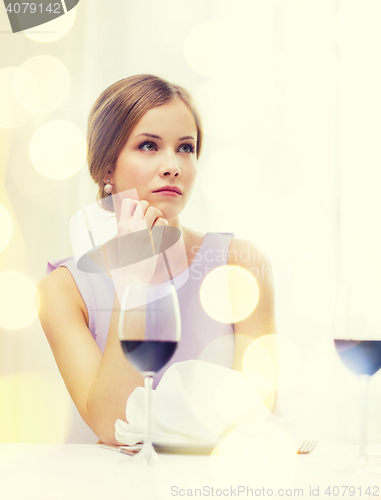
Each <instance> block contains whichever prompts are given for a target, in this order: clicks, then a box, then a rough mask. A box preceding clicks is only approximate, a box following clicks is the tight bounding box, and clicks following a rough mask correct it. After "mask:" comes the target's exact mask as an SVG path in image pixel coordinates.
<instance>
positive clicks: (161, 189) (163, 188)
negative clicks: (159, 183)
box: [153, 186, 182, 194]
mask: <svg viewBox="0 0 381 500" xmlns="http://www.w3.org/2000/svg"><path fill="white" fill-rule="evenodd" d="M161 191H173V192H174V193H177V194H182V193H181V190H180V189H179V188H178V187H176V186H163V187H161V188H159V189H156V190H155V191H153V192H154V193H160V192H161Z"/></svg>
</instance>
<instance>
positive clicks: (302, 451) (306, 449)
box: [296, 441, 317, 455]
mask: <svg viewBox="0 0 381 500" xmlns="http://www.w3.org/2000/svg"><path fill="white" fill-rule="evenodd" d="M316 445H317V441H304V443H303V444H302V445H301V446H299V449H298V450H297V452H296V453H297V454H298V455H308V453H311V452H312V451H313V450H314V449H315V447H316Z"/></svg>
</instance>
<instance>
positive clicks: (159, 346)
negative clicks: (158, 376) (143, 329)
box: [120, 340, 178, 373]
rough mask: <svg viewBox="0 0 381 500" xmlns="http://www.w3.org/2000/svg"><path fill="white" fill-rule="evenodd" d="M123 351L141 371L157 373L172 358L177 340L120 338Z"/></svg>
mask: <svg viewBox="0 0 381 500" xmlns="http://www.w3.org/2000/svg"><path fill="white" fill-rule="evenodd" d="M120 342H121V344H122V349H123V352H124V354H125V356H126V358H127V359H128V361H129V362H130V363H131V364H132V366H133V367H134V368H136V369H137V370H139V371H140V372H141V373H144V372H154V373H157V372H158V371H159V370H161V369H162V368H163V366H164V365H166V364H167V363H168V361H169V360H170V359H171V358H172V356H173V354H174V353H175V351H176V348H177V344H178V342H172V341H162V340H121V341H120Z"/></svg>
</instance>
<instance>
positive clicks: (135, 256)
mask: <svg viewBox="0 0 381 500" xmlns="http://www.w3.org/2000/svg"><path fill="white" fill-rule="evenodd" d="M167 225H168V221H167V220H166V219H165V218H164V216H163V213H162V212H161V211H160V210H158V209H157V208H155V207H153V206H152V205H150V204H149V203H148V201H145V200H141V201H137V200H133V199H129V198H128V199H125V200H123V202H122V206H121V212H120V219H119V222H118V265H117V266H113V268H114V269H113V270H112V271H111V275H112V277H113V279H114V280H115V281H116V292H117V295H118V298H119V302H120V303H121V304H122V300H123V297H124V293H125V290H126V287H128V286H129V285H133V284H135V283H142V284H148V283H149V282H150V281H151V279H152V277H153V275H154V273H155V271H156V270H157V267H158V255H157V254H156V252H155V248H154V245H153V239H152V233H151V230H152V228H153V227H154V226H156V227H158V226H167ZM128 235H131V236H130V237H128ZM132 235H133V236H132ZM147 256H148V258H147ZM114 257H115V256H114ZM126 262H127V263H128V264H127V265H126Z"/></svg>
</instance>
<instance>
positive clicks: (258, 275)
mask: <svg viewBox="0 0 381 500" xmlns="http://www.w3.org/2000/svg"><path fill="white" fill-rule="evenodd" d="M228 264H229V265H235V266H239V267H242V268H244V269H246V270H247V271H248V272H249V273H250V274H251V275H252V276H253V277H254V278H255V280H256V282H257V285H258V290H259V299H258V303H257V306H256V307H255V309H254V310H253V311H252V312H251V314H249V316H248V317H247V318H245V319H243V320H242V321H239V322H237V323H235V324H234V332H235V351H234V363H233V368H234V369H236V370H238V371H243V358H244V355H245V352H246V349H247V348H248V347H249V345H250V344H251V343H252V342H253V341H254V340H256V339H258V338H259V337H262V336H263V335H272V334H275V333H276V324H275V301H274V287H273V279H272V269H271V265H270V262H269V260H268V258H267V256H266V254H265V253H264V252H262V251H261V250H259V249H258V248H257V247H255V246H254V245H253V244H252V243H251V242H250V241H247V240H241V239H236V238H233V239H232V240H231V243H230V247H229V258H228ZM271 355H272V358H273V359H272V361H273V363H274V365H275V376H276V377H277V376H278V366H277V365H278V359H277V352H274V351H273V352H272V353H271ZM276 383H277V381H276ZM273 395H274V398H272V397H270V399H269V400H268V401H267V403H269V405H270V406H271V409H272V410H273V411H274V410H275V406H276V395H277V392H276V391H274V394H273ZM272 400H273V404H272Z"/></svg>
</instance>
